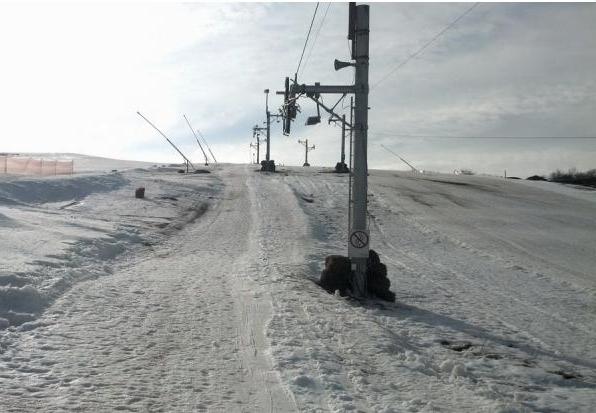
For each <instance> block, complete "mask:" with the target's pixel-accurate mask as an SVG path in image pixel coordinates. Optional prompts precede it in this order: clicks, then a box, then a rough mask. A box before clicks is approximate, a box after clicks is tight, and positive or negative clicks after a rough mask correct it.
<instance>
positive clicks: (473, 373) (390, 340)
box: [0, 157, 596, 412]
mask: <svg viewBox="0 0 596 413" xmlns="http://www.w3.org/2000/svg"><path fill="white" fill-rule="evenodd" d="M79 159H80V160H83V161H84V164H85V165H86V169H85V173H83V174H75V175H73V176H66V177H64V176H62V177H49V178H36V177H11V176H3V177H1V178H0V246H1V248H0V404H1V408H0V410H2V411H7V412H33V411H44V412H58V411H116V410H118V411H119V410H124V411H164V412H172V411H177V412H178V411H181V412H185V411H189V412H190V411H255V412H261V411H280V412H291V411H334V412H343V411H365V412H419V411H420V412H424V411H428V412H430V411H451V412H461V411H469V412H478V411H487V412H518V411H519V412H523V411H549V412H559V411H560V412H569V411H577V412H590V411H593V408H594V406H595V405H596V346H595V345H594V344H595V343H596V270H595V268H596V242H595V241H596V235H595V234H596V191H587V190H581V189H578V188H573V187H564V186H561V185H558V184H550V183H542V182H540V183H539V182H536V183H533V182H520V181H508V180H503V179H497V178H490V177H476V176H449V175H438V174H436V175H421V174H412V173H405V172H389V171H371V173H370V177H369V215H370V230H371V246H372V248H374V249H375V250H376V251H377V252H378V253H379V254H380V256H381V260H382V261H383V262H384V263H385V264H387V266H388V273H389V277H390V279H391V283H392V289H393V290H394V291H395V292H396V293H397V302H396V303H387V302H380V301H376V300H365V301H359V300H355V299H351V298H342V297H339V296H338V295H332V294H327V293H326V292H325V291H324V290H322V289H321V288H319V287H318V286H317V285H316V283H314V282H313V281H315V280H316V279H318V276H319V273H320V271H321V269H322V266H323V262H324V258H325V256H326V255H330V254H345V250H346V245H345V244H346V238H347V204H348V199H347V198H348V177H347V176H345V175H337V174H334V173H330V172H329V171H328V170H321V169H319V168H281V170H280V171H279V172H278V173H275V174H270V173H259V172H256V171H255V169H256V167H255V166H254V165H217V166H210V167H209V170H210V172H211V173H210V174H180V173H177V168H168V167H161V166H160V167H156V166H153V165H152V164H131V163H118V162H119V161H116V160H105V159H100V158H91V157H79ZM113 169H116V171H112V170H113ZM75 170H76V166H75ZM140 186H143V187H145V188H146V198H145V199H137V198H135V197H134V190H135V189H136V188H137V187H140Z"/></svg>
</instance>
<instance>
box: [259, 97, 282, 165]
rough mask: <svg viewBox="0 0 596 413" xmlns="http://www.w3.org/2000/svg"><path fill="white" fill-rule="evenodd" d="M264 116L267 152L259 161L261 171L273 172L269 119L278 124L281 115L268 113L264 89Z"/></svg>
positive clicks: (267, 101)
mask: <svg viewBox="0 0 596 413" xmlns="http://www.w3.org/2000/svg"><path fill="white" fill-rule="evenodd" d="M265 115H266V116H267V120H266V121H265V123H266V124H267V127H266V129H265V130H266V132H267V151H266V152H265V160H263V161H261V171H262V172H275V161H274V160H273V159H271V118H276V120H277V121H278V122H279V118H281V117H282V115H281V114H272V113H271V112H269V89H265Z"/></svg>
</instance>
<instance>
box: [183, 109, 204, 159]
mask: <svg viewBox="0 0 596 413" xmlns="http://www.w3.org/2000/svg"><path fill="white" fill-rule="evenodd" d="M183 116H184V120H185V121H186V124H187V125H188V127H189V128H190V131H191V132H192V134H193V135H194V137H195V139H196V140H197V143H198V144H199V148H201V152H203V156H204V157H205V166H209V161H208V160H207V154H206V153H205V150H204V149H203V145H201V142H199V138H198V136H197V134H196V133H195V130H194V129H193V128H192V126H190V121H189V120H188V118H187V117H186V114H183Z"/></svg>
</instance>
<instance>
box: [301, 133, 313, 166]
mask: <svg viewBox="0 0 596 413" xmlns="http://www.w3.org/2000/svg"><path fill="white" fill-rule="evenodd" d="M298 143H299V144H301V145H304V164H303V165H302V166H310V164H309V163H308V151H314V150H315V145H313V146H308V139H306V140H304V141H301V140H300V139H298Z"/></svg>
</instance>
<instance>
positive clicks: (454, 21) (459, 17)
mask: <svg viewBox="0 0 596 413" xmlns="http://www.w3.org/2000/svg"><path fill="white" fill-rule="evenodd" d="M478 4H479V3H478V2H476V3H474V4H473V5H472V7H469V8H468V9H467V10H466V11H465V12H463V13H462V14H460V15H459V16H458V17H457V18H456V19H455V20H453V21H452V22H451V23H449V24H448V25H447V26H445V27H444V28H443V29H442V30H441V31H440V32H438V33H437V34H436V35H434V36H433V37H432V38H431V39H430V40H429V41H428V42H426V43H425V44H424V45H423V46H422V47H420V48H419V49H418V50H416V51H415V52H414V53H412V54H411V55H410V56H408V57H407V58H406V59H405V60H403V61H402V62H400V63H399V64H397V66H395V67H394V68H393V69H391V70H390V71H389V72H388V73H387V74H386V75H385V76H383V77H381V79H380V80H379V81H377V82H376V83H375V84H374V85H372V86H371V88H370V90H373V89H374V88H376V87H377V86H378V85H379V84H380V83H381V82H383V81H385V80H386V79H387V78H388V77H389V76H391V75H392V74H394V73H395V72H397V71H398V70H399V69H401V68H402V67H404V66H405V65H406V64H407V63H408V62H409V61H410V60H412V59H414V58H415V57H417V56H420V55H421V54H422V52H424V50H426V49H427V48H428V47H429V46H430V45H431V44H433V43H434V42H435V41H436V40H437V39H438V38H439V37H441V36H442V35H443V33H445V32H446V31H448V30H449V29H451V28H452V27H454V26H455V25H456V24H457V23H458V22H459V21H460V20H461V19H463V18H464V17H466V16H467V15H468V14H470V12H471V11H472V10H474V8H476V6H478Z"/></svg>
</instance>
